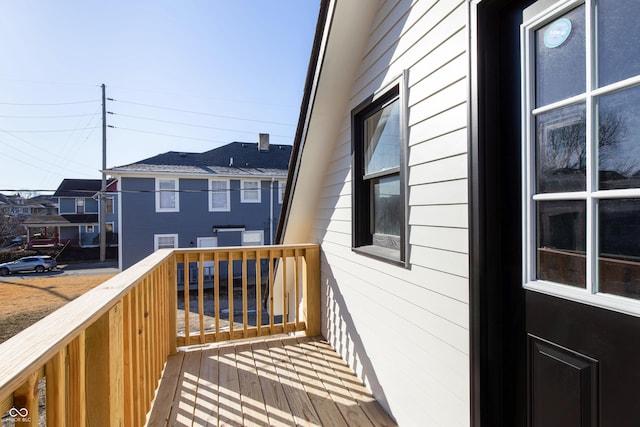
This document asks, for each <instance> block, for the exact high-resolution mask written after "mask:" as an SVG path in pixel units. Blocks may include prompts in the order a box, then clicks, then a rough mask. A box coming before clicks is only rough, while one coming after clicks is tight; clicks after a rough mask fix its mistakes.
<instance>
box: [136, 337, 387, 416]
mask: <svg viewBox="0 0 640 427" xmlns="http://www.w3.org/2000/svg"><path fill="white" fill-rule="evenodd" d="M148 420H149V421H148V425H149V426H192V425H193V426H217V425H231V426H250V425H255V426H281V425H287V426H289V425H313V426H316V425H317V426H349V427H352V426H372V425H373V426H394V425H396V424H395V423H394V422H393V421H392V420H391V419H390V418H389V416H388V415H387V414H386V413H385V412H384V410H383V409H382V407H381V406H380V405H379V404H378V402H376V400H375V399H374V398H373V397H372V395H371V393H370V392H369V391H368V390H367V389H366V388H365V386H364V385H363V384H362V382H361V381H360V380H359V379H358V378H357V377H356V376H355V375H354V373H353V371H351V370H350V369H349V368H348V367H347V365H346V363H345V362H344V361H343V360H342V359H340V357H339V356H338V354H337V353H336V352H335V351H334V350H333V349H332V348H331V346H330V345H329V344H328V343H327V342H326V341H323V340H321V339H320V338H306V337H301V338H295V337H281V338H270V339H267V340H265V339H261V340H254V341H250V342H243V343H236V344H233V343H229V344H225V345H221V346H217V347H207V348H204V349H190V350H188V351H184V352H179V353H178V354H176V355H174V356H171V357H170V358H169V360H168V361H167V366H166V368H165V372H164V375H163V378H162V380H161V383H160V387H159V389H158V392H157V395H156V399H155V402H154V404H153V407H152V409H151V412H150V414H149V417H148Z"/></svg>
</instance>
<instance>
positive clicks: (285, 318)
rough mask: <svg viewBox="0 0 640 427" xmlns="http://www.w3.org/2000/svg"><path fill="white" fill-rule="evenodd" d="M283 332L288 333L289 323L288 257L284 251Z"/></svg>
mask: <svg viewBox="0 0 640 427" xmlns="http://www.w3.org/2000/svg"><path fill="white" fill-rule="evenodd" d="M281 260H282V262H281V263H280V264H282V332H284V333H286V332H287V321H288V320H289V313H288V312H287V305H288V304H287V302H288V301H287V295H288V294H287V261H288V260H287V255H286V254H285V251H282V258H281Z"/></svg>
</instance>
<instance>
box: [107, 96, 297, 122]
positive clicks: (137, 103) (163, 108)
mask: <svg viewBox="0 0 640 427" xmlns="http://www.w3.org/2000/svg"><path fill="white" fill-rule="evenodd" d="M108 100H109V101H114V102H121V103H123V104H130V105H138V106H141V107H150V108H158V109H161V110H168V111H177V112H180V113H189V114H198V115H201V116H209V117H221V118H224V119H232V120H243V121H247V122H256V123H267V124H273V125H282V126H296V125H293V124H291V123H282V122H270V121H266V120H255V119H245V118H242V117H232V116H224V115H220V114H212V113H203V112H200V111H191V110H181V109H179V108H172V107H163V106H160V105H152V104H143V103H139V102H131V101H122V100H120V99H113V98H108Z"/></svg>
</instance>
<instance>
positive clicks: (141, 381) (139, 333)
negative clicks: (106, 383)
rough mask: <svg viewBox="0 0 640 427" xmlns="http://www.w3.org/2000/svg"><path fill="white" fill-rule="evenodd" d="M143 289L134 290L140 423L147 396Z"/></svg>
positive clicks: (138, 287) (136, 397) (137, 409)
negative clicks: (145, 396) (144, 398)
mask: <svg viewBox="0 0 640 427" xmlns="http://www.w3.org/2000/svg"><path fill="white" fill-rule="evenodd" d="M140 294H141V289H140V284H138V285H137V286H136V287H135V289H134V296H135V298H134V302H135V305H134V306H133V307H134V311H135V325H136V326H135V339H134V342H135V346H136V349H135V350H136V354H135V374H136V377H135V378H136V381H137V385H138V386H137V389H138V390H137V392H136V394H135V396H134V401H135V404H136V415H137V420H138V423H139V422H140V421H141V420H142V419H143V418H144V414H145V412H144V406H145V405H144V402H143V397H144V395H145V394H146V393H145V389H146V381H145V378H144V358H143V357H144V348H143V346H142V343H143V334H144V331H143V330H142V301H141V299H142V298H141V295H140Z"/></svg>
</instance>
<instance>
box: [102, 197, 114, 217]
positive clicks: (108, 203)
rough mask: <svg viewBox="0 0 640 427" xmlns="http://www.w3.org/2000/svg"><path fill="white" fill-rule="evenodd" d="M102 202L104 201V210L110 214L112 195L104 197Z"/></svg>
mask: <svg viewBox="0 0 640 427" xmlns="http://www.w3.org/2000/svg"><path fill="white" fill-rule="evenodd" d="M104 203H105V210H106V211H107V214H112V213H113V197H105V198H104Z"/></svg>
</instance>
